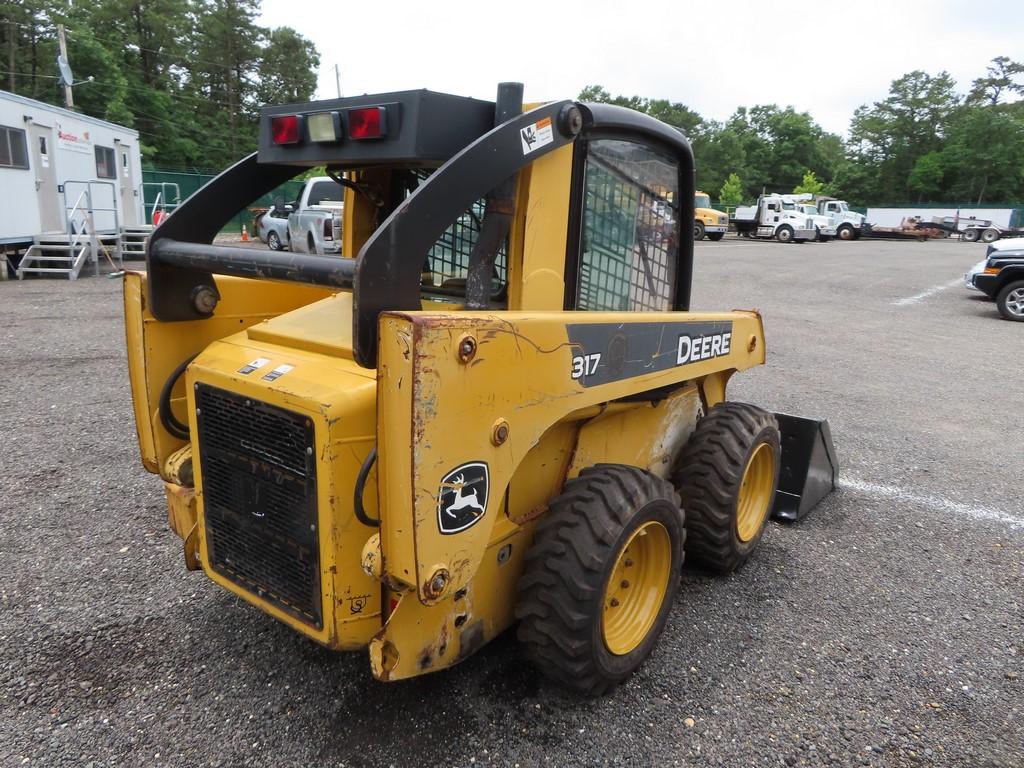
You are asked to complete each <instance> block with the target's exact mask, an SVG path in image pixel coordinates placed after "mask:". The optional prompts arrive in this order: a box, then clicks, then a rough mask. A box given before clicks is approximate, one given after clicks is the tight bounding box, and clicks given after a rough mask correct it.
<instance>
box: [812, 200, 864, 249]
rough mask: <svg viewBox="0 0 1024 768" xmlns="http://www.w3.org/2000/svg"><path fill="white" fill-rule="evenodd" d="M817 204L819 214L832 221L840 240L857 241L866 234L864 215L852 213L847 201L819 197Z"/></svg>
mask: <svg viewBox="0 0 1024 768" xmlns="http://www.w3.org/2000/svg"><path fill="white" fill-rule="evenodd" d="M815 202H816V203H817V206H818V213H819V214H820V215H822V216H827V217H828V218H829V219H831V221H832V226H833V227H835V230H836V237H838V238H839V239H840V240H856V239H857V238H858V237H860V236H861V234H862V233H863V232H864V228H865V216H864V214H863V213H857V212H856V211H851V210H850V206H849V205H847V203H846V201H845V200H836V199H835V198H834V197H822V196H818V197H817V198H816V199H815Z"/></svg>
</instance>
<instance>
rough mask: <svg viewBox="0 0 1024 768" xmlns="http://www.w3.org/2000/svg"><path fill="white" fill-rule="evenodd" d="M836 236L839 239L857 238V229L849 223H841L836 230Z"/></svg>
mask: <svg viewBox="0 0 1024 768" xmlns="http://www.w3.org/2000/svg"><path fill="white" fill-rule="evenodd" d="M836 237H838V238H839V239H840V240H855V239H856V238H857V231H856V230H855V229H854V228H853V227H851V226H850V225H849V224H843V225H841V226H840V227H839V229H838V230H836Z"/></svg>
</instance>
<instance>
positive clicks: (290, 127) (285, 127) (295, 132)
mask: <svg viewBox="0 0 1024 768" xmlns="http://www.w3.org/2000/svg"><path fill="white" fill-rule="evenodd" d="M301 128H302V123H301V121H300V120H299V116H298V115H279V116H278V117H272V118H270V135H271V136H273V137H274V143H275V144H298V143H299V141H301V140H302V130H301Z"/></svg>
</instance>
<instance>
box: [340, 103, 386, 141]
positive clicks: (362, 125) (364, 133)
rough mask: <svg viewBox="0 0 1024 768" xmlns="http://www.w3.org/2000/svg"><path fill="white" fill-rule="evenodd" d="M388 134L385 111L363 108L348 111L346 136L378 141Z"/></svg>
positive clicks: (379, 108) (382, 109)
mask: <svg viewBox="0 0 1024 768" xmlns="http://www.w3.org/2000/svg"><path fill="white" fill-rule="evenodd" d="M387 132H388V123H387V110H386V109H385V108H384V107H365V108H363V109H350V110H349V111H348V135H349V136H350V137H351V138H353V139H379V138H380V137H381V136H384V135H385V134H386V133H387Z"/></svg>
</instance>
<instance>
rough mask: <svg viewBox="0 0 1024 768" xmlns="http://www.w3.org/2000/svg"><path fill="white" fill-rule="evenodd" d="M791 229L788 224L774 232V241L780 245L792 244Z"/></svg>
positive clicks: (792, 233)
mask: <svg viewBox="0 0 1024 768" xmlns="http://www.w3.org/2000/svg"><path fill="white" fill-rule="evenodd" d="M794 234H795V233H794V232H793V228H792V227H791V226H789V225H788V224H783V225H782V226H781V227H779V228H778V229H777V230H775V239H776V240H778V241H779V242H780V243H792V242H793V235H794Z"/></svg>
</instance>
